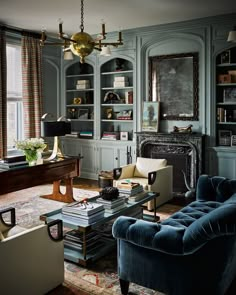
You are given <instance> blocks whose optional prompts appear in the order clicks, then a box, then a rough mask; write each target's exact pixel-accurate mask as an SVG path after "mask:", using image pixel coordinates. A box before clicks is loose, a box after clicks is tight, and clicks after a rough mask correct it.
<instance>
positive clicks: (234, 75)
mask: <svg viewBox="0 0 236 295" xmlns="http://www.w3.org/2000/svg"><path fill="white" fill-rule="evenodd" d="M228 74H229V75H230V77H231V83H236V71H228Z"/></svg>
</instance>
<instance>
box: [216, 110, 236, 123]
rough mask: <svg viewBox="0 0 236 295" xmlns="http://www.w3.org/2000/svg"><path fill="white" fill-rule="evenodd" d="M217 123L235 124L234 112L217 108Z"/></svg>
mask: <svg viewBox="0 0 236 295" xmlns="http://www.w3.org/2000/svg"><path fill="white" fill-rule="evenodd" d="M217 121H218V122H236V110H229V109H224V108H217Z"/></svg>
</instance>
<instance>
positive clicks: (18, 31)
mask: <svg viewBox="0 0 236 295" xmlns="http://www.w3.org/2000/svg"><path fill="white" fill-rule="evenodd" d="M0 27H1V28H2V29H3V30H5V31H8V32H11V33H17V34H21V35H24V34H26V35H27V34H28V35H31V36H33V37H35V38H39V39H40V38H41V34H39V33H36V32H32V31H28V30H23V29H20V28H16V27H10V26H7V25H4V24H1V23H0Z"/></svg>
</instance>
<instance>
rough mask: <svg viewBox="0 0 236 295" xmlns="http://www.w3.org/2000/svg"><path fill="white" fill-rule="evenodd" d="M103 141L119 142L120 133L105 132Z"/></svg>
mask: <svg viewBox="0 0 236 295" xmlns="http://www.w3.org/2000/svg"><path fill="white" fill-rule="evenodd" d="M102 139H103V140H119V139H120V132H109V131H104V132H103V134H102Z"/></svg>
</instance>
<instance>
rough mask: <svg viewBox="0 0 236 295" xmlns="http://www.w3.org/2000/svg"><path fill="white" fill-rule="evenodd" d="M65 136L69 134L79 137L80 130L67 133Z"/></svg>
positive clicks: (69, 135)
mask: <svg viewBox="0 0 236 295" xmlns="http://www.w3.org/2000/svg"><path fill="white" fill-rule="evenodd" d="M65 136H67V137H78V136H79V132H77V131H71V133H67V134H66V135H65Z"/></svg>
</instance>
